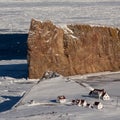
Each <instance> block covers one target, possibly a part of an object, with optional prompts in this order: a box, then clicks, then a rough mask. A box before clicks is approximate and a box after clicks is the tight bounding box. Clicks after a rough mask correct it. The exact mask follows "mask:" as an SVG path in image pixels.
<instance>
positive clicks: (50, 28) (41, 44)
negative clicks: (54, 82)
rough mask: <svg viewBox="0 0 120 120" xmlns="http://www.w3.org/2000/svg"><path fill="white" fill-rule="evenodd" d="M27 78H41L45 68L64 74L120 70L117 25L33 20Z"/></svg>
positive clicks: (119, 43)
mask: <svg viewBox="0 0 120 120" xmlns="http://www.w3.org/2000/svg"><path fill="white" fill-rule="evenodd" d="M27 44H28V77H29V78H31V79H32V78H41V77H42V76H43V74H44V73H45V72H46V71H55V72H57V73H59V74H61V75H64V76H69V75H76V74H86V73H95V72H103V71H118V70H120V30H119V29H118V28H111V27H101V26H90V25H82V24H76V25H66V26H62V27H58V26H56V25H54V24H53V23H52V22H51V21H46V22H40V21H36V20H34V19H32V21H31V26H30V30H29V36H28V41H27Z"/></svg>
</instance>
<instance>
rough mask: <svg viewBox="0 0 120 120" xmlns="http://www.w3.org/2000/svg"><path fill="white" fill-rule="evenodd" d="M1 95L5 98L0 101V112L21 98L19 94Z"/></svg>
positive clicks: (8, 108) (9, 107)
mask: <svg viewBox="0 0 120 120" xmlns="http://www.w3.org/2000/svg"><path fill="white" fill-rule="evenodd" d="M1 97H3V98H4V99H6V101H4V102H3V103H0V112H4V111H7V110H10V109H11V108H12V107H13V106H14V105H15V104H16V103H17V102H18V101H19V100H20V99H21V97H20V96H1Z"/></svg>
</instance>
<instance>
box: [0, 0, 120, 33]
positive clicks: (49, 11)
mask: <svg viewBox="0 0 120 120" xmlns="http://www.w3.org/2000/svg"><path fill="white" fill-rule="evenodd" d="M119 11H120V0H60V1H59V0H0V32H1V33H5V32H7V33H8V32H12V33H16V32H17V33H21V32H23V33H24V32H28V30H29V25H30V21H31V18H36V19H39V20H42V21H43V20H52V21H53V22H54V23H56V24H70V23H86V24H93V25H95V24H97V25H108V26H116V27H120V14H119Z"/></svg>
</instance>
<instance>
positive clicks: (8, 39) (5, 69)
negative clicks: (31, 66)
mask: <svg viewBox="0 0 120 120" xmlns="http://www.w3.org/2000/svg"><path fill="white" fill-rule="evenodd" d="M27 37H28V34H17V33H16V34H0V61H1V60H11V59H27ZM3 76H8V77H13V78H26V77H27V63H26V64H10V65H6V64H5V65H0V77H3Z"/></svg>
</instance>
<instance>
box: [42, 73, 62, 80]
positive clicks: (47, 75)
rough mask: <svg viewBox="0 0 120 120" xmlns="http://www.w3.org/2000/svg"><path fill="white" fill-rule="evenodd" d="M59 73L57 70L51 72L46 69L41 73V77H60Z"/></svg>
mask: <svg viewBox="0 0 120 120" xmlns="http://www.w3.org/2000/svg"><path fill="white" fill-rule="evenodd" d="M60 76H61V75H60V74H58V73H57V72H53V71H47V72H45V73H44V74H43V76H42V79H50V78H56V77H60Z"/></svg>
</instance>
